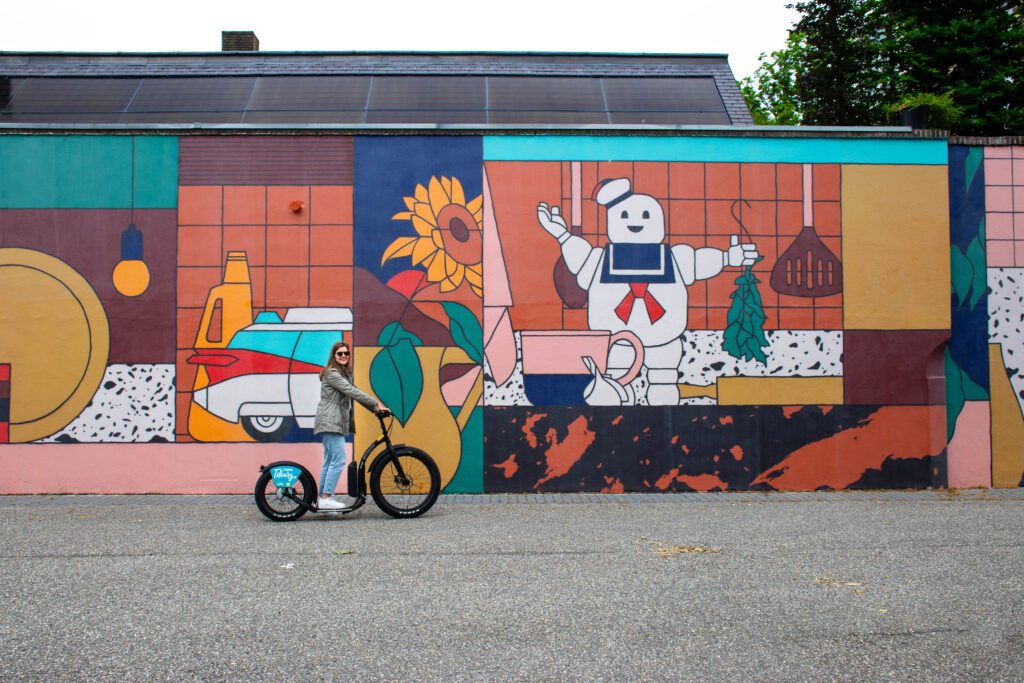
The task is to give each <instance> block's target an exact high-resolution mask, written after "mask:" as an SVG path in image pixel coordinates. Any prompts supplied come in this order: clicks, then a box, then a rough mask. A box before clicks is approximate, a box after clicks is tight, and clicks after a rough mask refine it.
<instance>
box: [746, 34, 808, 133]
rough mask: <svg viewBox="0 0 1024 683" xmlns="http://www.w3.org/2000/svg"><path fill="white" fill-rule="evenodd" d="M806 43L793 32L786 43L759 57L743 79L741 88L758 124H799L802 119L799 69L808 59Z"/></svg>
mask: <svg viewBox="0 0 1024 683" xmlns="http://www.w3.org/2000/svg"><path fill="white" fill-rule="evenodd" d="M803 52H804V42H803V37H802V36H801V35H800V34H799V33H795V32H794V33H790V34H789V38H788V39H787V40H786V46H785V47H784V48H782V49H781V50H773V51H772V53H771V54H770V55H766V54H765V53H763V52H762V53H761V54H760V55H759V56H758V62H759V63H758V67H757V69H756V70H755V71H754V73H753V74H752V75H750V76H747V77H746V78H744V79H743V80H742V81H740V91H741V92H742V93H743V99H745V100H746V102H747V108H749V109H750V114H751V116H753V117H754V123H755V124H757V125H772V126H796V125H799V124H800V122H801V116H800V109H801V108H800V102H799V101H798V100H797V95H796V74H797V69H798V68H800V65H801V64H802V63H803V61H804V54H803Z"/></svg>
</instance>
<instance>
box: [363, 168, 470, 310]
mask: <svg viewBox="0 0 1024 683" xmlns="http://www.w3.org/2000/svg"><path fill="white" fill-rule="evenodd" d="M403 199H404V200H405V206H406V208H408V209H409V210H408V211H402V212H400V213H396V214H395V215H394V216H392V217H391V219H392V220H396V221H405V220H408V221H412V227H413V228H415V230H416V237H399V238H398V239H396V240H395V241H394V242H392V243H391V244H390V245H388V248H387V249H385V250H384V255H383V256H381V259H380V262H381V265H383V264H384V262H385V261H388V260H390V259H394V258H399V257H402V256H409V257H411V258H412V265H414V266H420V265H421V266H423V267H424V268H425V269H426V271H427V281H428V282H439V283H441V291H442V292H452V291H455V290H456V289H458V287H459V286H460V285H462V283H463V281H465V282H466V283H468V284H469V286H470V288H471V289H472V290H473V293H474V294H476V295H477V296H479V297H483V284H484V279H483V263H482V262H483V239H482V236H481V232H480V223H481V221H482V220H483V213H484V210H483V203H484V201H483V195H480V196H478V197H477V198H476V199H474V200H472V201H470V202H467V201H466V195H465V193H464V192H463V190H462V183H460V182H459V180H458V178H445V177H444V176H442V177H441V178H440V179H438V178H437V177H436V176H433V177H431V178H430V182H429V183H428V184H427V187H423V185H420V184H417V185H416V192H415V196H413V197H403Z"/></svg>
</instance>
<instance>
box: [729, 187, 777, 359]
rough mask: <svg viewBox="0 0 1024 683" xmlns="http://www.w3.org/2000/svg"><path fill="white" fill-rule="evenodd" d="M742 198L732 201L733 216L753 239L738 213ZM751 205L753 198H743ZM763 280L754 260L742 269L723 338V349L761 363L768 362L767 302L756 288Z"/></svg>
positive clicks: (733, 354)
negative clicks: (757, 271)
mask: <svg viewBox="0 0 1024 683" xmlns="http://www.w3.org/2000/svg"><path fill="white" fill-rule="evenodd" d="M739 201H740V200H737V201H735V202H733V205H732V216H733V218H735V219H736V222H737V223H738V224H739V226H740V229H741V230H743V232H744V234H745V235H746V237H747V240H749V241H751V242H753V239H751V237H750V233H748V232H747V229H746V228H745V227H743V222H742V221H740V219H739V216H737V215H736V205H737V204H738V203H739ZM743 202H744V203H745V204H746V205H747V206H748V207H749V206H750V202H747V201H746V200H743ZM763 258H764V257H763V256H758V257H757V260H755V261H754V263H757V262H758V261H760V260H761V259H763ZM759 282H761V281H760V280H758V279H757V276H756V275H754V271H753V264H750V265H747V266H746V267H745V268H744V269H743V274H742V275H740V276H739V277H738V278H736V291H734V292H733V293H732V294H731V295H730V296H731V298H732V305H731V306H729V316H728V318H727V319H726V326H725V338H724V339H723V341H722V349H724V350H725V352H726V353H728V354H729V355H730V356H732V357H733V358H741V359H743V360H756V361H758V362H759V363H761V364H762V365H766V364H767V362H768V359H767V357H766V356H765V355H764V350H763V349H765V348H766V347H767V346H768V339H767V338H766V337H765V336H764V321H765V320H766V318H765V314H764V305H763V304H762V302H761V293H760V292H758V291H757V285H758V283H759Z"/></svg>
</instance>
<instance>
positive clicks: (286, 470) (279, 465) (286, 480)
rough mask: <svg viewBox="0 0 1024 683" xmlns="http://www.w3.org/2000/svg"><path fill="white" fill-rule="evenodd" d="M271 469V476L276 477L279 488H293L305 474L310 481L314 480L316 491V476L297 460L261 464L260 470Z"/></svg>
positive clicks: (275, 482)
mask: <svg viewBox="0 0 1024 683" xmlns="http://www.w3.org/2000/svg"><path fill="white" fill-rule="evenodd" d="M267 470H269V471H270V476H271V477H273V479H274V486H276V487H277V488H292V487H293V486H294V485H295V482H297V481H298V480H299V477H300V476H302V475H303V474H306V475H308V476H309V479H310V481H312V482H313V487H314V491H313V492H314V493H319V492H318V491H316V490H315V489H316V478H314V477H313V475H312V474H310V471H309V470H307V469H306V468H305V467H303V466H302V465H300V464H299V463H297V462H292V461H290V460H278V461H276V462H272V463H270V464H269V465H260V472H266V471H267Z"/></svg>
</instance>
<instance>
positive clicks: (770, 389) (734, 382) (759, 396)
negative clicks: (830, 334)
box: [718, 377, 843, 406]
mask: <svg viewBox="0 0 1024 683" xmlns="http://www.w3.org/2000/svg"><path fill="white" fill-rule="evenodd" d="M842 402H843V378H842V377H720V378H718V405H720V406H730V405H731V406H739V405H769V406H796V405H834V404H841V403H842Z"/></svg>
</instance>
